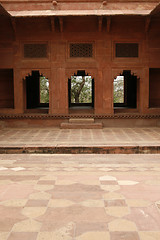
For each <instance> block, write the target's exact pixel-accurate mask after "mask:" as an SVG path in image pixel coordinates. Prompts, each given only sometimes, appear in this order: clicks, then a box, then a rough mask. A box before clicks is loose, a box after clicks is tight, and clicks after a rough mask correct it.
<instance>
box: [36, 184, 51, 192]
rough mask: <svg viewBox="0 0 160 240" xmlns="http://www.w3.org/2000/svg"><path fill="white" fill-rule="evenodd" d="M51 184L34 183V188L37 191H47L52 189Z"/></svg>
mask: <svg viewBox="0 0 160 240" xmlns="http://www.w3.org/2000/svg"><path fill="white" fill-rule="evenodd" d="M53 188H54V186H53V185H35V187H34V189H35V190H38V191H47V190H51V189H53Z"/></svg>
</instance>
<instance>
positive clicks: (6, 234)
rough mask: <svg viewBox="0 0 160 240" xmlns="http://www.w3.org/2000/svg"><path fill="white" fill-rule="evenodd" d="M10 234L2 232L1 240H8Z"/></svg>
mask: <svg viewBox="0 0 160 240" xmlns="http://www.w3.org/2000/svg"><path fill="white" fill-rule="evenodd" d="M8 236H9V232H0V240H7V238H8Z"/></svg>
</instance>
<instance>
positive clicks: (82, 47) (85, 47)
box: [70, 43, 93, 58]
mask: <svg viewBox="0 0 160 240" xmlns="http://www.w3.org/2000/svg"><path fill="white" fill-rule="evenodd" d="M92 56H93V44H91V43H71V44H70V57H72V58H76V57H77V58H79V57H84V58H90V57H92Z"/></svg>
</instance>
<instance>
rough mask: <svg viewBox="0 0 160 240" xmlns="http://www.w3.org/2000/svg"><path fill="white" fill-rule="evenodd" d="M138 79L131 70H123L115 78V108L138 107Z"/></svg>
mask: <svg viewBox="0 0 160 240" xmlns="http://www.w3.org/2000/svg"><path fill="white" fill-rule="evenodd" d="M138 80H139V78H138V77H137V76H136V75H135V74H134V73H132V72H131V70H123V72H121V73H120V74H119V75H117V76H116V77H115V78H114V86H113V88H114V91H113V94H114V108H132V109H136V108H137V105H138V88H139V87H138V86H139V84H138V82H139V81H138ZM118 82H119V84H118Z"/></svg>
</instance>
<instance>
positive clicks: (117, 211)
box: [105, 207, 130, 218]
mask: <svg viewBox="0 0 160 240" xmlns="http://www.w3.org/2000/svg"><path fill="white" fill-rule="evenodd" d="M105 210H106V213H107V214H108V215H110V216H113V217H120V218H121V217H124V216H126V215H128V214H129V213H130V211H129V208H128V207H106V208H105Z"/></svg>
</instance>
